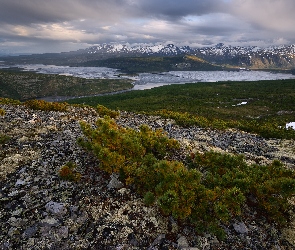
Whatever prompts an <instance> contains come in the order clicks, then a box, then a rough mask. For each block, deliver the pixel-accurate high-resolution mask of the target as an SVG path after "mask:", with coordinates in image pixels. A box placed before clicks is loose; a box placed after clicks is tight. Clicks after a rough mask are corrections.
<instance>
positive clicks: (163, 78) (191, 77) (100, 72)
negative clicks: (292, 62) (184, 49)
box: [1, 64, 295, 90]
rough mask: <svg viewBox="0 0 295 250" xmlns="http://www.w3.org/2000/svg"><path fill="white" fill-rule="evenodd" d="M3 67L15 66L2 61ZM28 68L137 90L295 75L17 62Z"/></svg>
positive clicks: (284, 77)
mask: <svg viewBox="0 0 295 250" xmlns="http://www.w3.org/2000/svg"><path fill="white" fill-rule="evenodd" d="M1 67H2V68H5V67H12V66H5V65H2V66H1ZM13 67H18V68H22V69H23V70H25V71H35V72H37V73H41V74H42V73H43V74H59V75H68V76H75V77H81V78H89V79H95V78H100V79H120V78H128V79H132V80H133V81H134V82H133V84H134V88H133V89H134V90H144V89H150V88H154V87H159V86H163V85H170V84H183V83H194V82H218V81H259V80H279V79H295V75H292V74H284V73H272V72H266V71H247V70H240V71H169V72H163V73H140V74H138V76H136V77H132V76H127V75H121V72H120V71H119V70H117V69H111V68H106V67H69V66H56V65H43V64H27V65H14V66H13Z"/></svg>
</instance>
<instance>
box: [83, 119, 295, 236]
mask: <svg viewBox="0 0 295 250" xmlns="http://www.w3.org/2000/svg"><path fill="white" fill-rule="evenodd" d="M81 128H82V131H83V133H84V135H85V137H84V138H80V139H79V140H78V143H79V144H80V145H81V146H82V147H84V148H85V149H87V150H89V151H91V152H93V153H94V155H96V156H97V157H98V159H99V161H100V168H101V169H103V170H105V171H107V172H108V173H110V174H111V173H113V172H116V173H119V176H120V178H121V181H123V182H125V184H127V185H132V186H133V187H134V188H135V189H136V190H137V192H138V193H140V194H141V195H142V196H143V198H144V201H145V203H146V204H147V205H152V204H154V203H156V204H157V205H158V206H159V208H160V210H161V211H162V213H163V214H164V215H170V214H171V215H173V216H174V217H175V218H176V219H180V220H189V221H190V222H191V223H193V224H194V225H195V226H196V228H197V230H198V231H199V232H206V231H207V232H208V231H209V232H211V233H214V234H215V235H216V236H218V237H219V238H221V239H222V238H223V237H224V236H225V233H224V231H223V230H222V228H221V227H220V223H221V222H223V223H227V222H228V221H229V220H230V219H231V218H232V217H234V216H237V215H241V214H242V212H243V211H242V207H243V205H244V204H245V203H246V202H248V201H249V200H250V197H254V199H255V200H257V204H255V205H256V206H257V207H259V209H260V210H261V211H264V212H265V215H266V216H267V217H269V218H270V219H272V220H274V221H276V222H278V223H281V224H284V222H285V221H286V214H287V213H286V212H287V211H288V209H289V203H288V199H289V198H290V197H291V196H292V195H294V194H295V174H294V171H291V170H287V169H285V168H284V166H283V165H282V164H281V163H280V162H278V161H274V162H273V163H272V164H271V165H269V166H260V165H248V164H246V163H245V161H244V159H243V157H242V156H232V155H228V154H221V153H215V152H207V153H204V154H201V153H200V154H199V153H195V154H191V155H190V156H188V157H187V159H186V161H184V162H179V161H173V160H169V159H172V156H173V154H174V153H175V152H176V151H177V149H179V143H178V142H177V141H176V140H173V139H169V138H168V137H167V135H166V134H165V133H164V132H163V131H162V130H152V129H151V128H149V127H148V126H147V125H143V126H141V127H140V128H139V130H134V129H131V128H123V127H120V126H118V125H117V124H116V122H115V121H114V120H113V119H111V118H110V117H109V116H105V117H104V118H99V119H98V120H97V122H96V126H95V127H93V126H92V125H90V124H87V123H85V122H81Z"/></svg>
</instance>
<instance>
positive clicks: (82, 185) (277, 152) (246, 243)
mask: <svg viewBox="0 0 295 250" xmlns="http://www.w3.org/2000/svg"><path fill="white" fill-rule="evenodd" d="M0 108H2V109H4V110H5V112H6V114H5V116H3V117H1V116H0V135H2V136H3V134H5V135H7V136H9V137H10V140H9V141H7V142H6V143H2V144H0V249H150V250H152V249H154V250H155V249H199V250H201V249H282V250H283V249H288V250H289V249H295V219H294V218H293V219H291V221H290V223H289V225H288V227H286V228H278V227H276V225H273V224H269V223H268V222H267V220H266V219H265V218H264V217H263V216H260V217H258V216H257V213H256V211H253V210H252V209H251V208H249V207H245V208H244V210H245V213H244V215H243V216H242V217H240V218H235V219H234V220H232V221H231V222H230V223H229V224H228V225H224V229H225V231H226V234H227V238H226V240H224V241H218V240H217V239H216V237H214V236H212V235H210V234H205V235H197V234H196V233H195V232H194V229H193V227H191V226H190V225H189V224H185V223H179V222H177V221H175V220H174V219H173V218H172V217H164V216H162V215H161V213H159V211H158V210H157V207H155V206H152V207H147V206H145V205H144V203H143V201H142V199H141V198H140V197H139V196H138V195H137V194H136V193H135V192H134V191H133V190H131V189H130V188H128V187H124V186H123V185H122V183H120V182H119V181H118V180H117V178H116V176H115V175H112V176H109V175H107V174H105V173H104V172H102V171H100V170H99V169H98V168H97V166H98V161H97V160H96V159H95V158H94V157H93V156H92V155H90V154H88V153H86V152H85V151H83V150H82V149H81V148H80V147H79V146H78V145H77V144H76V140H77V138H78V137H80V136H82V133H81V130H80V126H79V120H86V121H87V122H90V123H94V122H95V120H96V119H97V114H96V112H95V111H94V110H92V109H90V108H78V107H71V108H70V110H69V112H43V111H35V110H30V109H27V108H25V107H23V106H12V105H0ZM117 122H118V123H119V124H121V125H122V126H129V127H137V126H138V125H140V124H142V123H146V124H148V125H150V126H152V127H154V128H160V127H161V128H164V129H165V130H166V131H167V132H168V134H169V136H171V137H173V138H176V139H177V140H179V141H180V142H181V144H182V153H180V155H179V156H177V157H183V155H182V154H183V153H184V152H187V151H191V150H192V151H193V150H198V151H207V150H218V151H224V152H228V153H243V154H244V155H245V159H246V160H247V161H249V162H255V163H260V164H265V163H269V162H271V161H272V160H273V159H279V160H281V161H282V162H284V163H285V165H286V167H289V168H294V166H295V152H294V149H295V142H294V141H293V140H265V139H264V138H261V137H259V136H256V135H253V134H248V133H243V132H241V131H235V130H228V131H223V132H220V131H215V130H208V129H201V128H198V127H191V128H181V127H179V126H177V125H175V124H174V122H173V121H172V120H163V119H160V118H159V117H148V116H143V115H138V114H131V113H126V112H121V116H120V118H118V119H117ZM70 161H72V162H75V163H76V165H77V170H78V171H79V172H80V173H81V174H82V178H81V181H80V182H77V183H75V182H69V181H63V180H61V179H60V178H59V175H58V171H59V169H60V168H61V167H62V166H63V165H65V164H66V163H68V162H70ZM294 207H295V204H294Z"/></svg>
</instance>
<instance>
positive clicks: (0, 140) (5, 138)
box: [0, 134, 10, 145]
mask: <svg viewBox="0 0 295 250" xmlns="http://www.w3.org/2000/svg"><path fill="white" fill-rule="evenodd" d="M9 140H10V137H9V136H8V135H5V134H0V144H1V145H3V144H6V143H7V142H8V141H9Z"/></svg>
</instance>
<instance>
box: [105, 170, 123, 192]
mask: <svg viewBox="0 0 295 250" xmlns="http://www.w3.org/2000/svg"><path fill="white" fill-rule="evenodd" d="M118 178H119V175H118V174H114V173H113V174H112V175H111V180H110V182H109V184H108V188H109V189H111V188H114V189H120V188H122V187H124V184H123V183H122V182H121V181H119V180H118Z"/></svg>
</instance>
